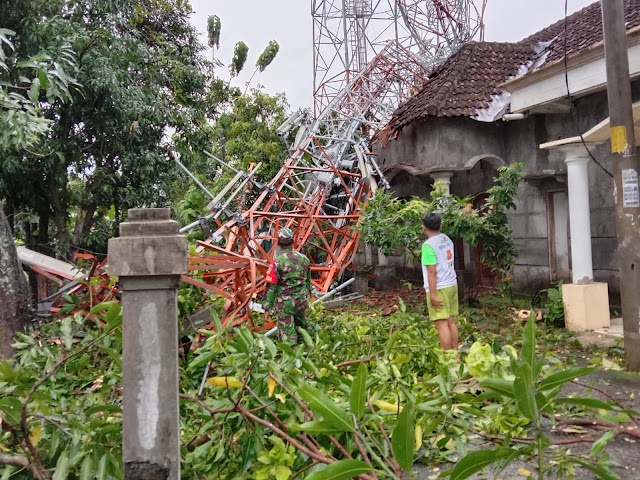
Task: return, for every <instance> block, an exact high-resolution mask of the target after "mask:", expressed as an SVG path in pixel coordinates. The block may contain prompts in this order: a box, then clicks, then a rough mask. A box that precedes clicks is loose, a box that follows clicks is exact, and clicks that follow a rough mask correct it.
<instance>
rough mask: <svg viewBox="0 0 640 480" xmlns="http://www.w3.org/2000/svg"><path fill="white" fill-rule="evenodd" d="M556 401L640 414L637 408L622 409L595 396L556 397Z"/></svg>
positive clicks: (628, 413)
mask: <svg viewBox="0 0 640 480" xmlns="http://www.w3.org/2000/svg"><path fill="white" fill-rule="evenodd" d="M554 402H555V403H560V404H568V405H576V406H578V407H587V408H594V409H603V410H613V411H615V412H622V413H626V414H627V415H640V412H639V411H637V410H632V409H627V410H622V409H621V408H620V407H618V406H617V405H613V404H611V403H609V402H605V401H602V400H596V399H595V398H585V397H575V398H571V397H562V398H556V399H555V401H554Z"/></svg>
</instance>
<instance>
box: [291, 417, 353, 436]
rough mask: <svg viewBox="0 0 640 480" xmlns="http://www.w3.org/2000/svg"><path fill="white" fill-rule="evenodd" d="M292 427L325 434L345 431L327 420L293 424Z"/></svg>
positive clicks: (306, 431)
mask: <svg viewBox="0 0 640 480" xmlns="http://www.w3.org/2000/svg"><path fill="white" fill-rule="evenodd" d="M291 429H292V430H298V431H300V432H305V433H311V434H318V433H324V434H325V435H333V434H336V433H342V432H343V431H344V430H340V429H338V428H336V427H334V426H333V425H331V424H330V423H328V422H326V421H325V420H315V421H313V422H305V423H301V424H300V425H293V426H292V427H291Z"/></svg>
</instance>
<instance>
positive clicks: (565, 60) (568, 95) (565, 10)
mask: <svg viewBox="0 0 640 480" xmlns="http://www.w3.org/2000/svg"><path fill="white" fill-rule="evenodd" d="M568 3H569V2H568V0H564V82H565V85H566V86H567V98H568V99H569V114H570V115H571V119H572V120H573V125H574V126H575V128H576V131H577V132H578V135H580V141H581V142H582V145H584V148H585V150H586V151H587V153H588V154H589V156H590V157H591V160H593V161H594V162H595V163H596V165H598V166H599V167H600V168H601V169H602V170H603V171H604V173H606V174H607V175H609V176H610V177H611V178H613V174H612V173H611V172H610V171H609V170H607V169H606V168H605V167H604V166H603V165H602V164H601V163H600V162H599V161H598V160H597V159H596V157H594V156H593V154H592V153H591V150H589V147H588V146H587V143H586V142H585V141H584V137H583V136H582V131H581V130H580V127H579V126H578V121H577V120H576V116H575V112H574V108H573V101H572V99H571V90H570V89H569V67H568V63H567V57H568V52H567V24H568V14H567V4H568Z"/></svg>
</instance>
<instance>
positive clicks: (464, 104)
mask: <svg viewBox="0 0 640 480" xmlns="http://www.w3.org/2000/svg"><path fill="white" fill-rule="evenodd" d="M624 3H625V15H626V20H627V30H631V29H633V28H635V27H638V26H639V25H640V0H625V2H624ZM566 27H567V35H566V48H567V54H568V57H572V56H575V55H577V54H579V53H582V52H584V51H586V50H589V49H591V48H593V47H594V46H596V45H599V44H601V43H602V41H603V34H602V16H601V11H600V2H595V3H593V4H591V5H589V6H587V7H585V8H583V9H582V10H579V11H578V12H575V13H573V14H572V15H570V16H569V17H567V20H566ZM564 29H565V19H564V18H563V19H561V20H559V21H557V22H556V23H554V24H553V25H550V26H548V27H546V28H544V29H542V30H540V31H538V32H536V33H534V34H533V35H530V36H528V37H527V38H525V39H523V40H521V41H520V42H517V43H492V42H470V43H467V44H466V45H464V46H463V47H462V48H461V49H460V50H459V51H458V52H457V53H455V54H454V55H452V56H451V57H450V58H449V59H448V60H447V61H446V62H445V63H444V64H443V65H442V66H441V67H440V68H439V69H437V70H436V71H435V72H434V73H433V74H432V75H431V77H430V78H429V80H428V81H426V82H425V84H424V86H423V87H422V89H421V90H420V91H419V92H418V93H417V94H415V95H414V96H413V97H411V98H410V99H408V100H407V101H406V102H405V103H404V104H402V105H400V107H399V108H398V109H397V110H396V111H395V113H394V114H393V116H392V118H391V120H390V121H389V124H388V127H387V128H386V129H385V131H386V132H388V133H389V134H391V136H394V135H395V134H397V133H398V132H399V131H400V130H402V128H403V127H405V126H407V125H409V124H411V123H413V122H415V121H417V120H420V119H426V118H428V117H468V118H473V119H475V120H479V121H488V122H491V121H495V120H497V119H499V118H501V117H502V115H503V114H504V113H505V112H507V111H508V109H509V103H510V94H509V93H508V92H507V91H506V90H505V88H504V86H503V84H504V83H506V82H510V81H513V80H515V79H517V78H521V77H526V76H527V75H528V74H531V73H532V72H535V71H539V70H541V69H544V68H546V67H548V66H551V65H554V64H556V63H558V62H560V61H562V60H563V59H564V49H565V35H564Z"/></svg>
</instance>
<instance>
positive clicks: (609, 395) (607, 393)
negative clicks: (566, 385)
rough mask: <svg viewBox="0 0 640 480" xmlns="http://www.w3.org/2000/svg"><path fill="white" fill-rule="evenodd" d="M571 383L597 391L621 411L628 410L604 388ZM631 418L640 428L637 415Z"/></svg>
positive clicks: (577, 382)
mask: <svg viewBox="0 0 640 480" xmlns="http://www.w3.org/2000/svg"><path fill="white" fill-rule="evenodd" d="M571 383H573V384H575V385H579V386H581V387H584V388H588V389H590V390H595V391H596V392H598V393H600V394H602V395H604V396H605V397H607V398H608V399H609V400H610V401H611V402H613V403H615V404H616V405H617V406H618V407H619V408H620V409H622V410H626V409H627V408H626V407H625V406H624V405H623V404H622V403H621V402H620V401H618V400H616V399H615V398H614V397H613V395H611V394H610V393H609V392H607V391H606V390H604V389H602V388H598V387H595V386H593V385H588V384H586V383H582V382H579V381H577V380H573V381H572V382H571ZM629 418H631V420H632V421H633V423H635V424H636V425H637V426H640V422H638V419H637V418H636V417H635V415H629Z"/></svg>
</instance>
